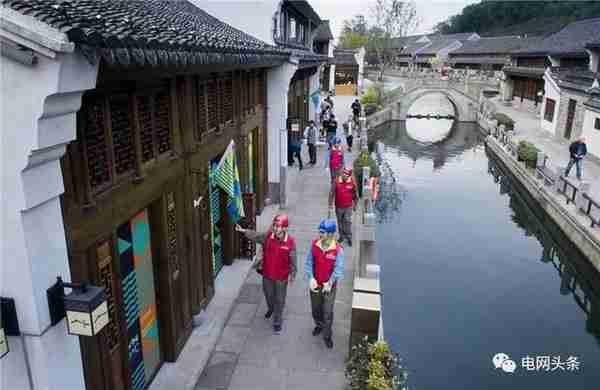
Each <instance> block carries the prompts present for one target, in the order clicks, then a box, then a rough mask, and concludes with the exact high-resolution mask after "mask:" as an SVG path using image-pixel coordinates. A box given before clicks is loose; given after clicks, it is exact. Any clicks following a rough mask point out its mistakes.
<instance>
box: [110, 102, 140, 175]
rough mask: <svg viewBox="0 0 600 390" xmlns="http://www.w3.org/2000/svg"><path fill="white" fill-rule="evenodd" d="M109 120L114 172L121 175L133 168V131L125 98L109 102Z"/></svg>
mask: <svg viewBox="0 0 600 390" xmlns="http://www.w3.org/2000/svg"><path fill="white" fill-rule="evenodd" d="M109 107H110V119H111V121H110V122H111V127H112V137H113V150H114V155H115V171H116V172H117V175H121V174H123V173H126V172H128V171H130V170H132V169H133V168H134V167H135V148H134V146H133V131H132V129H131V121H130V118H129V105H128V99H127V98H120V99H117V98H112V99H110V101H109Z"/></svg>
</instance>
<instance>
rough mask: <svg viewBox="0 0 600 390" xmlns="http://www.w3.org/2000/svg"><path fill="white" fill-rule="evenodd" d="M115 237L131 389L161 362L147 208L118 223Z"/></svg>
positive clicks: (141, 383) (142, 384) (138, 388)
mask: <svg viewBox="0 0 600 390" xmlns="http://www.w3.org/2000/svg"><path fill="white" fill-rule="evenodd" d="M117 237H118V243H117V249H118V253H119V263H120V268H121V286H122V289H123V303H124V305H125V321H126V323H127V341H128V359H129V375H130V379H131V385H132V389H133V390H142V389H144V388H145V387H146V385H147V381H148V380H149V379H150V378H152V377H153V376H154V373H155V372H156V370H157V369H158V366H159V365H160V342H159V333H158V318H157V315H156V313H157V312H156V291H155V288H154V268H153V263H152V249H151V240H150V225H149V222H148V212H147V211H146V210H143V211H141V212H140V213H138V214H137V215H136V216H135V217H133V218H132V219H131V220H130V221H128V222H126V223H124V224H122V225H121V226H119V228H118V229H117Z"/></svg>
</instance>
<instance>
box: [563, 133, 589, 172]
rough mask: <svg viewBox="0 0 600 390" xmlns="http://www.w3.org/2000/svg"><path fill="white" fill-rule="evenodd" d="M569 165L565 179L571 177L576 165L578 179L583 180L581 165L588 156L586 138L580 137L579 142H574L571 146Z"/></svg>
mask: <svg viewBox="0 0 600 390" xmlns="http://www.w3.org/2000/svg"><path fill="white" fill-rule="evenodd" d="M569 154H570V157H571V158H570V159H569V165H567V169H566V171H565V177H569V172H571V168H573V165H575V168H576V173H577V179H579V180H581V164H582V162H583V158H584V157H585V155H586V154H587V147H586V145H585V138H584V137H580V138H579V139H578V140H577V141H575V142H573V143H572V144H571V145H570V146H569Z"/></svg>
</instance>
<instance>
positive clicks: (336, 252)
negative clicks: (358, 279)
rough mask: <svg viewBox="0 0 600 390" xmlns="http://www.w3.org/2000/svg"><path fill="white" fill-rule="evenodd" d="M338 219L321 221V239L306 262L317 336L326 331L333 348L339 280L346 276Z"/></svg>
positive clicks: (325, 336)
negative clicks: (332, 337) (334, 316)
mask: <svg viewBox="0 0 600 390" xmlns="http://www.w3.org/2000/svg"><path fill="white" fill-rule="evenodd" d="M335 231H336V226H335V221H333V220H331V219H324V220H322V221H321V223H320V224H319V238H318V239H316V240H314V241H313V242H312V244H311V246H310V249H309V250H308V253H307V255H306V260H305V261H304V275H305V277H306V279H307V280H308V281H309V289H310V306H311V308H312V317H313V320H314V322H315V328H314V329H313V331H312V334H313V336H317V335H319V334H320V333H323V339H324V340H325V345H326V346H327V348H333V340H332V339H331V335H332V330H331V327H332V324H333V305H334V303H335V295H336V291H337V282H338V281H339V280H341V279H342V278H343V277H344V250H343V248H342V246H341V245H340V244H339V243H338V242H336V240H335Z"/></svg>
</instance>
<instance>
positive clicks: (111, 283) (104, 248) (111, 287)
mask: <svg viewBox="0 0 600 390" xmlns="http://www.w3.org/2000/svg"><path fill="white" fill-rule="evenodd" d="M96 256H97V259H98V260H97V264H98V275H99V279H100V285H101V286H102V287H104V289H105V293H106V302H107V305H108V316H109V322H108V325H107V326H106V341H107V344H108V349H109V350H110V351H111V352H112V351H113V350H114V349H115V348H116V347H117V346H118V345H119V339H120V331H119V321H118V318H117V306H116V304H115V288H116V279H115V274H114V272H113V265H112V255H111V247H110V242H109V241H106V242H103V243H101V244H100V245H98V247H97V248H96Z"/></svg>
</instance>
